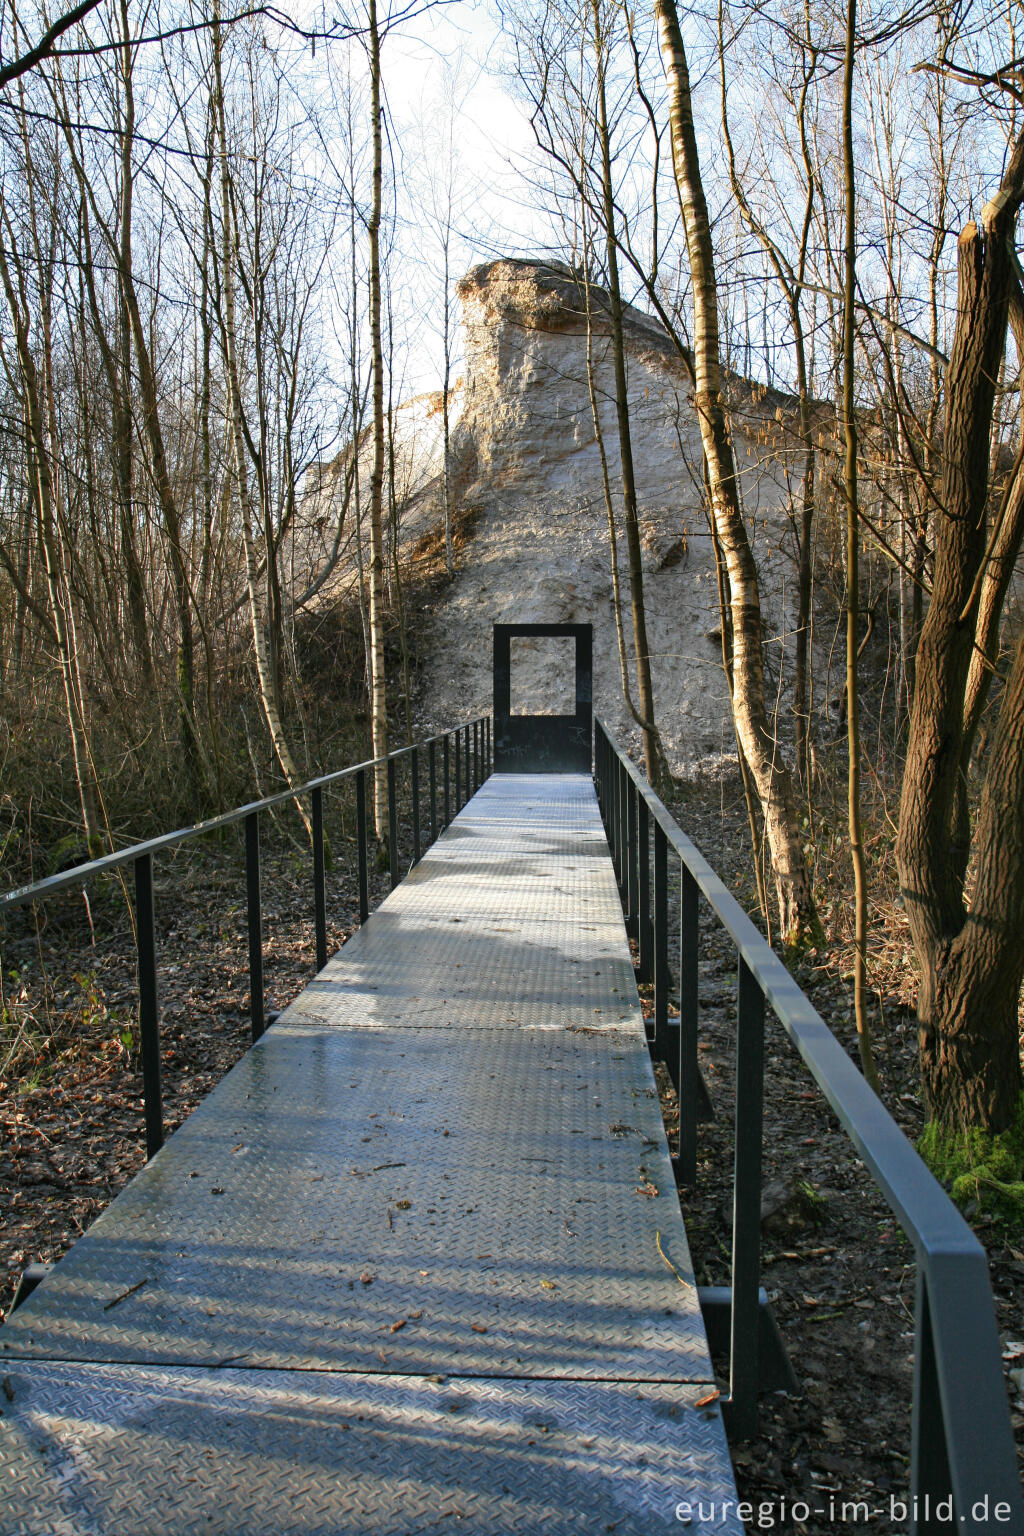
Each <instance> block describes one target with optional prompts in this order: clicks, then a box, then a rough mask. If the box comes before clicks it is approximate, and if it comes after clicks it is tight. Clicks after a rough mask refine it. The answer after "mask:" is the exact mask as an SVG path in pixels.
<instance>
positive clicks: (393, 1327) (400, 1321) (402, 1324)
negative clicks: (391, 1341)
mask: <svg viewBox="0 0 1024 1536" xmlns="http://www.w3.org/2000/svg"><path fill="white" fill-rule="evenodd" d="M405 1324H406V1319H405V1318H404V1317H400V1318H399V1319H398V1322H397V1323H392V1324H391V1329H390V1332H391V1333H398V1331H399V1330H400V1329H401V1328H404V1327H405Z"/></svg>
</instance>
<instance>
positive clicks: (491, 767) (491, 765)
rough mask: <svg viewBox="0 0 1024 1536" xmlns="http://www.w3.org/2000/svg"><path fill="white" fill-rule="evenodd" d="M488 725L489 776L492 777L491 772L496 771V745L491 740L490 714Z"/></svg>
mask: <svg viewBox="0 0 1024 1536" xmlns="http://www.w3.org/2000/svg"><path fill="white" fill-rule="evenodd" d="M486 726H487V777H488V778H490V776H491V774H492V773H493V772H494V746H493V744H492V741H491V717H490V715H488V716H487V720H486Z"/></svg>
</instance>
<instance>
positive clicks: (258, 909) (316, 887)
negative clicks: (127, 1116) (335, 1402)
mask: <svg viewBox="0 0 1024 1536" xmlns="http://www.w3.org/2000/svg"><path fill="white" fill-rule="evenodd" d="M439 747H440V751H439V750H438V748H439ZM424 755H425V757H426V764H427V787H426V794H427V807H428V830H429V837H428V839H427V842H428V844H429V843H431V842H433V841H434V839H435V838H436V837H437V836H438V833H439V831H443V830H444V828H445V827H447V826H448V824H449V822H450V821H451V820H452V816H453V815H457V814H458V812H459V810H460V809H461V807H462V806H463V805H464V804H465V802H466V801H467V800H468V799H469V798H470V796H471V795H473V794H475V793H476V791H477V790H478V789H479V788H480V785H481V784H482V783H483V781H484V780H485V779H486V778H487V777H488V776H489V774H490V772H491V766H492V762H493V741H492V733H491V719H490V716H488V715H483V716H478V717H477V719H475V720H469V721H467V722H466V723H465V724H464V725H460V726H457V727H456V728H455V729H453V730H450V731H444V732H442V733H441V734H440V735H437V736H430V737H428V738H427V739H425V740H423V741H419V742H417V743H416V744H415V745H414V746H411V747H402V748H400V749H399V750H398V751H397V752H389V753H388V755H387V757H383V758H373V759H372V760H370V761H369V762H365V763H356V764H354V765H353V766H352V767H351V768H341V769H339V770H338V771H337V772H335V773H327V774H323V775H322V776H321V777H320V778H316V779H310V780H309V782H308V783H306V784H299V785H297V786H296V788H294V789H285V790H281V792H280V793H279V794H274V795H268V796H267V797H266V798H265V799H263V800H253V801H251V802H250V803H249V804H248V805H240V806H238V807H236V809H235V810H233V811H227V812H225V813H224V815H222V816H214V817H211V819H210V820H209V821H201V822H197V823H196V824H195V825H194V826H191V827H182V828H179V829H178V830H177V831H175V832H167V833H165V834H164V835H163V836H162V837H153V838H150V839H149V840H148V841H147V842H144V843H133V844H132V845H131V846H130V847H128V848H122V849H119V850H118V852H116V853H109V854H106V855H104V857H103V858H99V859H93V860H91V861H90V862H89V863H87V864H77V865H75V867H74V868H73V869H68V870H62V871H61V873H60V874H57V875H51V876H50V877H49V878H48V879H46V880H37V881H36V882H35V883H34V884H32V885H23V886H19V887H18V888H17V889H16V890H13V891H7V892H6V893H5V894H4V895H2V896H0V920H2V919H3V918H4V916H5V914H6V913H8V912H10V911H12V910H13V909H14V908H15V907H20V906H24V905H25V904H26V903H28V902H35V901H43V900H45V899H46V898H47V897H49V896H54V895H56V894H57V892H58V891H64V890H68V889H71V888H75V887H78V886H84V885H86V884H88V882H89V881H90V880H93V879H95V878H96V877H97V876H98V875H102V874H106V873H108V872H109V871H111V870H114V869H119V868H122V867H123V866H124V865H126V864H131V865H132V866H133V870H134V875H135V947H136V960H137V971H138V992H139V1048H140V1054H141V1057H142V1083H143V1102H144V1107H145V1120H146V1156H147V1157H152V1156H153V1154H154V1153H155V1152H158V1151H159V1149H160V1147H161V1146H162V1145H163V1140H164V1131H163V1094H162V1088H161V1073H160V1011H159V997H158V991H157V971H158V967H157V949H156V903H155V900H154V891H153V859H154V856H155V855H156V854H158V853H162V852H165V851H166V850H167V849H170V848H177V847H179V846H180V844H182V843H187V842H191V841H192V840H193V839H194V838H198V837H205V836H208V835H209V834H210V833H211V832H217V831H219V830H221V829H222V828H225V827H230V826H235V825H236V824H237V823H238V822H243V823H244V831H245V889H246V923H247V930H248V951H249V1020H250V1026H251V1033H252V1038H253V1040H254V1041H255V1040H258V1039H259V1038H260V1036H261V1035H262V1034H263V1032H264V1030H265V1028H266V1018H265V1013H264V992H263V902H262V888H261V881H260V814H261V812H263V811H267V810H269V809H270V808H271V807H272V806H276V805H283V804H284V803H285V802H286V801H289V800H296V799H298V798H299V796H305V795H308V796H309V798H310V811H311V815H310V821H311V824H312V834H313V835H312V844H313V847H312V858H313V871H312V873H313V925H314V930H315V934H316V969H317V971H320V970H322V969H323V967H324V966H325V965H326V964H327V893H326V860H325V857H324V791H325V790H328V789H332V788H333V787H334V786H336V785H338V784H341V783H342V782H343V781H344V780H346V779H354V780H355V791H356V843H357V852H358V884H359V921H360V923H365V922H366V919H367V918H368V917H369V915H370V890H369V859H368V853H367V840H368V835H367V779H368V778H370V780H371V785H372V776H373V774H374V770H375V769H377V768H378V767H380V766H381V765H382V764H383V765H386V770H385V771H386V778H387V825H388V860H389V871H390V877H391V889H392V890H394V888H395V886H396V885H397V884H398V883H399V880H400V879H401V864H400V859H399V847H398V845H399V834H398V793H399V789H398V769H399V765H402V764H404V765H407V767H408V774H409V786H408V788H409V795H410V799H411V811H412V858H411V862H410V867H412V865H414V864H416V863H418V862H419V859H420V857H421V855H422V852H423V827H422V816H421V811H422V804H421V795H422V790H423V785H422V771H423V758H424ZM453 770H454V772H453ZM439 771H440V781H439V778H438V774H439Z"/></svg>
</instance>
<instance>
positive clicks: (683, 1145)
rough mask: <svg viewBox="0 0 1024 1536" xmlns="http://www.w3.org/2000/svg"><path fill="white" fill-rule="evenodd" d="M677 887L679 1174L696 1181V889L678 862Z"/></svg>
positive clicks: (682, 865)
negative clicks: (678, 879)
mask: <svg viewBox="0 0 1024 1536" xmlns="http://www.w3.org/2000/svg"><path fill="white" fill-rule="evenodd" d="M679 871H680V887H679V1083H678V1092H679V1173H680V1175H681V1177H682V1179H683V1181H684V1182H685V1183H687V1184H696V1182H697V1097H698V1095H697V1085H698V1083H699V1081H700V1078H699V1070H700V1069H699V1067H698V1066H697V929H698V920H699V916H700V905H699V903H700V892H699V890H698V887H697V882H696V880H695V879H694V878H693V876H692V875H691V874H690V871H689V870H688V869H687V867H686V865H685V864H683V863H682V861H680V865H679Z"/></svg>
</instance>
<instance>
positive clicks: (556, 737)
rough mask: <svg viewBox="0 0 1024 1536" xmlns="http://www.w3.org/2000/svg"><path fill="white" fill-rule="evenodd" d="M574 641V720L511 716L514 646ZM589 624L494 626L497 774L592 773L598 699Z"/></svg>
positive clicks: (566, 716)
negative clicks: (534, 641)
mask: <svg viewBox="0 0 1024 1536" xmlns="http://www.w3.org/2000/svg"><path fill="white" fill-rule="evenodd" d="M514 639H549V640H563V639H564V640H575V642H576V708H575V713H574V714H571V715H514V714H513V713H512V641H513V640H514ZM593 655H594V631H593V626H592V625H590V624H495V626H494V772H495V773H589V772H590V743H591V730H592V725H591V719H592V710H593V698H594V681H593V678H594V671H593Z"/></svg>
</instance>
